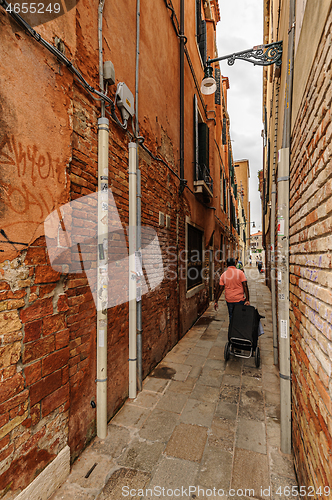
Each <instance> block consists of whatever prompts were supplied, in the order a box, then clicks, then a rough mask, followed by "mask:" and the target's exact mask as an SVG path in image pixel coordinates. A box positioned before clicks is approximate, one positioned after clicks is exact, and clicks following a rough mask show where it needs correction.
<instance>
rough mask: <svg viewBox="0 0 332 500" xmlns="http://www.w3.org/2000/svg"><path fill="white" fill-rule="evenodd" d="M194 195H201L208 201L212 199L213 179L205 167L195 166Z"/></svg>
mask: <svg viewBox="0 0 332 500" xmlns="http://www.w3.org/2000/svg"><path fill="white" fill-rule="evenodd" d="M194 186H195V194H198V195H203V197H204V198H208V199H209V201H211V199H212V198H213V179H212V177H211V175H210V171H209V169H208V168H207V167H206V166H205V165H196V179H195V181H194Z"/></svg>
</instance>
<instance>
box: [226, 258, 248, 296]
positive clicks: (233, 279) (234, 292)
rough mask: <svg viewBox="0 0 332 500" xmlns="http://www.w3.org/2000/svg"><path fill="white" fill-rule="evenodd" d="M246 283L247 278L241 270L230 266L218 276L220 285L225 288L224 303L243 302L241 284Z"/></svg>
mask: <svg viewBox="0 0 332 500" xmlns="http://www.w3.org/2000/svg"><path fill="white" fill-rule="evenodd" d="M244 281H247V278H246V276H245V274H244V272H243V271H241V269H237V268H236V267H234V266H230V267H228V268H227V270H226V271H225V272H224V273H223V274H222V275H221V276H220V285H224V286H225V298H226V302H240V301H241V300H245V295H244V291H243V285H242V283H243V282H244Z"/></svg>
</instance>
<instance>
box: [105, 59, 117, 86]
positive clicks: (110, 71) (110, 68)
mask: <svg viewBox="0 0 332 500" xmlns="http://www.w3.org/2000/svg"><path fill="white" fill-rule="evenodd" d="M104 80H106V81H107V82H108V85H114V84H115V71H114V64H113V63H112V61H105V62H104Z"/></svg>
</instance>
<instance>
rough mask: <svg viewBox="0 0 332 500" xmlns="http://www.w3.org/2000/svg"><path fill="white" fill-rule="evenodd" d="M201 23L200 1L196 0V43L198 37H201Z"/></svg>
mask: <svg viewBox="0 0 332 500" xmlns="http://www.w3.org/2000/svg"><path fill="white" fill-rule="evenodd" d="M201 21H202V11H201V0H196V37H197V43H198V42H199V37H200V35H201Z"/></svg>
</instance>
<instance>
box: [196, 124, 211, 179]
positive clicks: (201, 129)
mask: <svg viewBox="0 0 332 500" xmlns="http://www.w3.org/2000/svg"><path fill="white" fill-rule="evenodd" d="M198 141H199V164H200V166H203V165H205V166H206V168H207V170H208V171H210V170H209V127H208V126H207V124H206V123H204V122H203V123H199V124H198Z"/></svg>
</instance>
